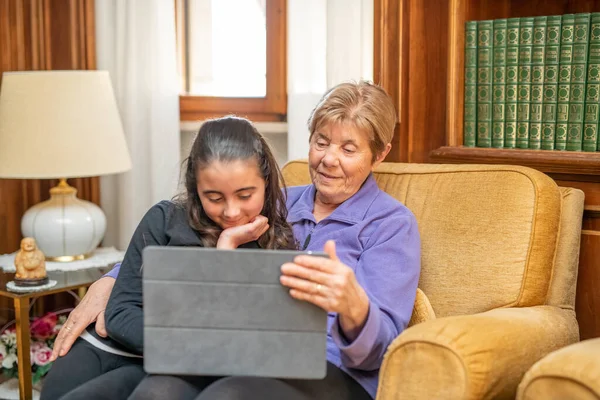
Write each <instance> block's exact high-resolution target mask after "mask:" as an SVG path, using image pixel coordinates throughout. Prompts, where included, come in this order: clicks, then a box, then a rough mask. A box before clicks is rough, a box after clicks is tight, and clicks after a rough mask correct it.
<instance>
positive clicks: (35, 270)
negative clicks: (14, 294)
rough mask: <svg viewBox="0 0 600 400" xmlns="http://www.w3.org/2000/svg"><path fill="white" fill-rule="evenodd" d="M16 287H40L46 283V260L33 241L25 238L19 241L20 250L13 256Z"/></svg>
mask: <svg viewBox="0 0 600 400" xmlns="http://www.w3.org/2000/svg"><path fill="white" fill-rule="evenodd" d="M15 267H16V269H17V273H16V274H15V285H16V286H40V285H45V284H46V283H48V276H47V275H46V258H45V256H44V253H42V251H41V250H40V249H38V248H37V245H36V243H35V239H34V238H31V237H26V238H23V240H21V250H19V252H18V253H17V255H16V256H15Z"/></svg>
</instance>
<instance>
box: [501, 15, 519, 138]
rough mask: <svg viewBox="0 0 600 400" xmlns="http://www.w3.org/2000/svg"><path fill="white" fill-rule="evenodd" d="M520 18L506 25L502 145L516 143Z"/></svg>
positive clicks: (511, 20)
mask: <svg viewBox="0 0 600 400" xmlns="http://www.w3.org/2000/svg"><path fill="white" fill-rule="evenodd" d="M520 21H521V19H520V18H509V19H508V20H507V22H506V23H507V25H506V78H505V80H506V90H505V91H504V98H505V99H506V102H505V104H504V116H505V118H504V147H505V148H509V149H514V148H515V147H516V145H517V92H518V83H519V81H518V79H519V26H520Z"/></svg>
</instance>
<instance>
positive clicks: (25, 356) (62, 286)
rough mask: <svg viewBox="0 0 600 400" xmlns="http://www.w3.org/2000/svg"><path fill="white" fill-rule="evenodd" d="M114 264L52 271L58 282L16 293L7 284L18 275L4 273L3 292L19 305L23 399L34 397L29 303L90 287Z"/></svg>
mask: <svg viewBox="0 0 600 400" xmlns="http://www.w3.org/2000/svg"><path fill="white" fill-rule="evenodd" d="M111 268H112V266H106V267H95V268H86V269H82V270H77V271H68V272H61V271H50V272H48V278H50V280H55V281H56V282H57V284H56V286H54V287H52V288H50V289H47V290H42V291H38V292H28V293H15V292H10V291H8V290H7V289H6V284H7V283H8V282H10V281H12V280H13V279H14V275H15V274H14V273H12V272H1V273H0V296H3V297H7V298H11V299H13V302H14V306H15V321H16V324H15V325H16V334H17V359H18V370H19V399H21V400H31V399H32V396H33V393H32V384H31V360H30V332H29V305H30V300H31V299H33V298H36V297H42V296H47V295H50V294H55V293H61V292H67V291H69V290H76V289H80V288H86V287H88V286H90V285H91V284H92V283H94V282H95V281H96V280H97V279H98V278H100V277H101V276H102V275H104V274H105V273H106V272H108V271H109V270H110V269H111Z"/></svg>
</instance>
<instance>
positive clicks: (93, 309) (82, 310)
mask: <svg viewBox="0 0 600 400" xmlns="http://www.w3.org/2000/svg"><path fill="white" fill-rule="evenodd" d="M114 285H115V279H114V278H111V277H108V276H107V277H103V278H100V279H98V280H97V281H96V282H94V283H93V284H92V285H91V286H90V288H89V289H88V291H87V293H86V294H85V296H83V299H81V302H80V303H79V304H78V305H77V307H75V309H74V310H73V311H71V313H70V314H69V318H68V319H67V321H66V322H65V323H64V325H63V326H62V328H60V332H58V336H56V340H55V341H54V348H53V349H52V356H51V357H50V361H54V360H56V359H57V358H58V357H62V356H64V355H65V354H67V353H68V352H69V350H70V349H71V346H72V345H73V343H74V342H75V340H76V339H77V338H78V337H79V335H81V333H82V332H83V331H84V330H85V328H87V326H88V325H89V324H91V323H92V322H94V321H96V333H98V335H100V336H102V337H106V336H107V333H106V327H105V325H104V310H105V309H106V304H107V303H108V299H109V297H110V292H112V288H113V286H114Z"/></svg>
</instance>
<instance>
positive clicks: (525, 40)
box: [517, 17, 533, 149]
mask: <svg viewBox="0 0 600 400" xmlns="http://www.w3.org/2000/svg"><path fill="white" fill-rule="evenodd" d="M532 51H533V18H531V17H528V18H521V24H520V29H519V87H518V96H517V148H519V149H526V148H528V147H529V113H530V107H531V53H532Z"/></svg>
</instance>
